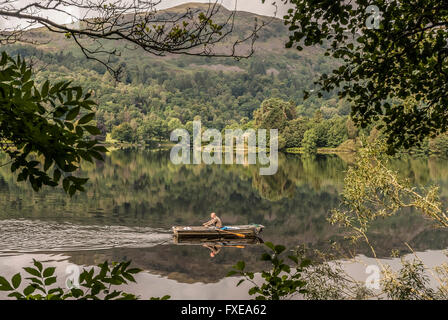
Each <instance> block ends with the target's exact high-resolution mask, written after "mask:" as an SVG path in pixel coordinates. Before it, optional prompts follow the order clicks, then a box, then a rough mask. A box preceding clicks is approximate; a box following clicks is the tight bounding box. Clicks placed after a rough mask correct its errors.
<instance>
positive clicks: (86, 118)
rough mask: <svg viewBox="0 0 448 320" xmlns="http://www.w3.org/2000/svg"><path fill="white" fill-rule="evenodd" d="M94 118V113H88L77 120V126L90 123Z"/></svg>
mask: <svg viewBox="0 0 448 320" xmlns="http://www.w3.org/2000/svg"><path fill="white" fill-rule="evenodd" d="M94 117H95V113H94V112H92V113H88V114H86V115H85V116H83V117H82V118H81V119H79V120H78V124H85V123H87V122H90V121H91V120H92V119H93V118H94Z"/></svg>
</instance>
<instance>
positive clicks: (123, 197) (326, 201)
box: [0, 149, 448, 299]
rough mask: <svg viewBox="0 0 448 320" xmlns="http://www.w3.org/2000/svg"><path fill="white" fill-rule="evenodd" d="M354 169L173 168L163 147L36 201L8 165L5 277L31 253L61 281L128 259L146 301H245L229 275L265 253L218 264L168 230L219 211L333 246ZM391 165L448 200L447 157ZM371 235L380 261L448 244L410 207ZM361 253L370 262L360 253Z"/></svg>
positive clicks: (2, 249)
mask: <svg viewBox="0 0 448 320" xmlns="http://www.w3.org/2000/svg"><path fill="white" fill-rule="evenodd" d="M1 160H5V161H2V163H4V162H6V158H5V156H3V157H2V158H1ZM352 161H353V156H352V155H349V154H341V155H319V156H316V157H309V156H301V155H285V154H279V168H278V172H277V173H276V174H275V175H273V176H261V175H260V174H259V170H258V169H259V167H258V166H257V165H251V166H249V165H236V164H235V165H174V164H172V163H171V162H170V160H169V152H168V151H166V150H156V151H154V150H134V149H126V150H115V151H112V152H110V153H109V154H107V156H106V161H105V162H104V163H102V162H97V163H95V164H90V163H83V165H82V170H81V171H82V174H83V175H84V176H88V177H89V178H90V180H89V182H88V185H87V187H86V189H87V192H85V193H82V194H77V195H76V196H74V197H73V198H70V197H69V196H67V195H66V194H65V193H63V192H62V191H61V190H60V189H52V188H44V189H43V190H42V191H41V192H39V193H35V192H33V191H32V189H31V187H30V186H28V185H27V184H23V183H16V182H15V177H14V176H13V175H12V174H11V173H10V170H9V168H8V167H1V168H0V201H1V204H2V210H1V211H0V270H1V272H0V274H1V275H8V276H9V277H10V276H12V274H14V273H16V272H18V271H20V270H21V267H24V266H27V264H28V263H30V262H31V259H32V258H33V257H35V258H36V259H39V260H41V261H43V262H46V263H49V264H52V265H55V266H57V274H58V275H60V277H61V278H62V279H64V277H65V267H66V266H67V265H69V264H76V265H79V266H92V265H96V264H98V263H100V262H102V261H104V260H109V261H122V260H132V261H133V265H134V266H137V267H139V268H141V269H143V270H145V272H144V273H142V274H140V275H139V276H138V277H137V280H138V284H137V285H133V286H132V287H131V288H130V289H129V290H130V291H133V292H135V293H138V294H140V295H141V296H142V297H143V298H149V297H151V296H162V295H165V294H169V295H171V296H172V297H173V298H182V299H228V298H234V299H246V298H248V297H249V296H248V295H247V290H246V289H247V288H246V287H244V285H243V287H242V288H235V284H236V282H237V281H236V280H235V278H226V274H227V272H228V271H229V270H230V269H231V266H232V265H234V264H235V263H236V262H237V261H239V260H244V261H246V264H247V265H248V267H249V269H251V270H253V271H260V270H262V269H263V268H265V267H266V264H265V263H264V262H261V261H259V255H260V253H261V252H263V250H264V248H263V246H262V245H247V246H244V248H242V247H241V246H237V247H235V246H229V247H223V248H222V250H221V252H220V253H219V254H218V255H217V256H216V257H215V258H211V257H210V250H209V249H208V248H205V247H203V246H201V245H197V244H191V245H188V244H183V245H178V244H175V243H173V240H172V234H171V231H170V228H171V226H173V225H197V224H201V223H202V222H204V221H206V220H208V218H209V215H210V212H212V211H214V212H216V213H217V214H218V215H219V216H220V217H221V218H222V220H223V222H224V224H225V225H233V224H248V223H259V224H263V225H264V226H266V229H265V230H264V231H263V233H262V238H263V240H264V241H271V242H273V243H275V244H283V245H285V246H287V247H291V248H292V247H293V246H295V245H298V244H304V245H306V246H307V247H309V248H311V249H320V250H325V249H326V248H328V247H329V246H330V244H331V241H335V240H342V238H343V235H342V232H341V230H340V229H338V228H336V227H334V226H331V225H330V224H329V223H328V222H327V220H326V219H327V217H328V215H329V211H330V210H331V209H332V208H335V207H337V206H338V204H339V199H340V196H339V194H340V193H341V192H342V189H343V183H344V181H343V180H344V174H345V171H346V170H347V168H348V166H349V165H350V163H352ZM393 164H394V166H395V168H396V169H397V170H399V172H400V174H401V175H402V176H403V177H406V178H408V179H410V181H411V182H412V183H413V184H415V185H421V186H429V185H432V184H437V185H440V187H441V189H440V192H441V198H442V201H443V202H444V203H448V166H447V161H446V160H445V159H440V158H432V157H431V158H412V157H409V156H406V157H403V158H402V159H400V160H396V161H394V163H393ZM371 239H372V240H373V242H374V243H375V245H376V249H377V253H378V254H379V255H380V256H381V257H383V258H387V257H389V255H390V252H391V250H392V249H398V250H400V251H402V252H407V251H406V250H407V248H406V246H405V244H404V243H405V242H407V243H409V244H410V245H411V246H412V247H413V248H414V249H415V250H416V251H419V252H435V255H436V256H437V257H439V256H440V252H441V251H440V250H443V249H446V248H448V233H447V232H446V231H441V230H434V228H433V226H432V225H431V224H430V223H428V222H427V221H425V220H424V219H423V218H422V217H421V216H419V215H418V214H416V213H415V212H413V211H411V210H408V211H406V212H403V213H402V214H400V215H397V216H394V217H392V218H388V219H385V220H382V221H378V222H377V223H375V225H374V227H373V229H372V232H371ZM347 245H348V244H347ZM357 250H358V251H357V252H358V253H359V254H363V255H365V256H366V257H371V254H370V252H369V250H368V249H367V248H365V247H364V246H362V245H360V246H359V247H358V248H357ZM431 257H434V256H431ZM437 259H439V258H437ZM437 259H436V260H437ZM440 259H442V258H440ZM440 259H439V260H440ZM439 260H437V261H439Z"/></svg>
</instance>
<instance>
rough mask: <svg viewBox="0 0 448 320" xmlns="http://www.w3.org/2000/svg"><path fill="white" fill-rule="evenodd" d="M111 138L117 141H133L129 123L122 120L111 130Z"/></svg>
mask: <svg viewBox="0 0 448 320" xmlns="http://www.w3.org/2000/svg"><path fill="white" fill-rule="evenodd" d="M112 138H114V139H117V140H119V141H125V142H134V140H135V136H134V130H132V127H131V125H130V124H129V123H127V122H124V123H122V124H120V125H119V126H116V127H115V128H114V129H113V130H112Z"/></svg>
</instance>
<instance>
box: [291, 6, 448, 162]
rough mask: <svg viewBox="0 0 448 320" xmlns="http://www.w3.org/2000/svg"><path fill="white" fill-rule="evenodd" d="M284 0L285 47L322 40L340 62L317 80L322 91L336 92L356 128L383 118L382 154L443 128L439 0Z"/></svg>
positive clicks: (446, 53) (446, 31) (444, 72)
mask: <svg viewBox="0 0 448 320" xmlns="http://www.w3.org/2000/svg"><path fill="white" fill-rule="evenodd" d="M284 2H285V3H286V2H288V3H290V4H291V5H292V6H293V7H292V8H291V9H289V10H288V13H287V14H286V15H285V17H284V19H285V24H286V25H288V26H289V31H290V34H289V41H288V42H287V44H286V46H287V47H293V46H295V47H296V48H297V49H298V50H302V49H303V47H302V46H313V45H316V44H317V45H324V46H326V48H327V52H326V55H329V56H332V57H334V58H337V59H339V61H340V62H341V64H342V65H340V66H338V67H337V68H334V70H333V72H332V73H331V74H328V73H323V74H322V75H321V76H320V78H319V80H318V81H317V83H318V84H319V85H320V86H321V88H322V91H324V92H325V91H326V92H331V91H333V90H334V89H341V90H340V91H339V96H340V97H341V98H347V99H348V100H349V101H350V102H352V103H353V107H352V116H353V118H354V120H355V121H356V122H357V123H358V124H360V125H361V126H363V127H365V126H367V125H368V124H369V123H372V122H376V121H378V120H382V122H383V123H382V124H381V125H380V126H381V127H384V130H385V133H386V134H387V142H388V145H389V148H388V150H387V151H388V153H393V152H395V151H396V150H397V149H399V148H401V147H404V148H409V147H411V146H414V145H416V144H417V145H418V144H420V143H421V142H422V141H423V139H424V138H425V137H429V136H430V137H434V136H435V135H437V134H440V133H442V132H445V131H446V130H447V129H448V117H447V116H446V106H447V104H448V97H447V95H446V92H447V91H448V87H447V86H448V41H447V40H448V3H447V2H446V1H445V0H430V1H428V0H413V1H408V0H406V1H404V0H387V1H386V0H378V1H365V0H357V1H350V2H347V1H328V0H319V1H311V0H285V1H284ZM372 5H375V6H376V8H377V9H378V12H377V13H378V15H376V14H375V13H374V12H373V11H374V10H375V8H372ZM372 9H373V11H372ZM375 24H376V25H375ZM322 91H321V92H319V95H322Z"/></svg>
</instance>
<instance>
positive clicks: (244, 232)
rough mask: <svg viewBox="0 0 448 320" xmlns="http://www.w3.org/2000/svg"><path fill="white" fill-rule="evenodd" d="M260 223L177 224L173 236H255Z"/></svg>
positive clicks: (261, 228) (260, 229)
mask: <svg viewBox="0 0 448 320" xmlns="http://www.w3.org/2000/svg"><path fill="white" fill-rule="evenodd" d="M263 228H264V226H263V225H261V224H249V225H241V226H225V227H222V228H216V227H203V226H200V227H199V226H185V227H183V226H179V227H173V233H174V236H175V237H188V238H190V237H191V238H197V237H199V238H209V239H215V238H255V237H257V236H258V234H259V233H260V232H261V231H262V230H263Z"/></svg>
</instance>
